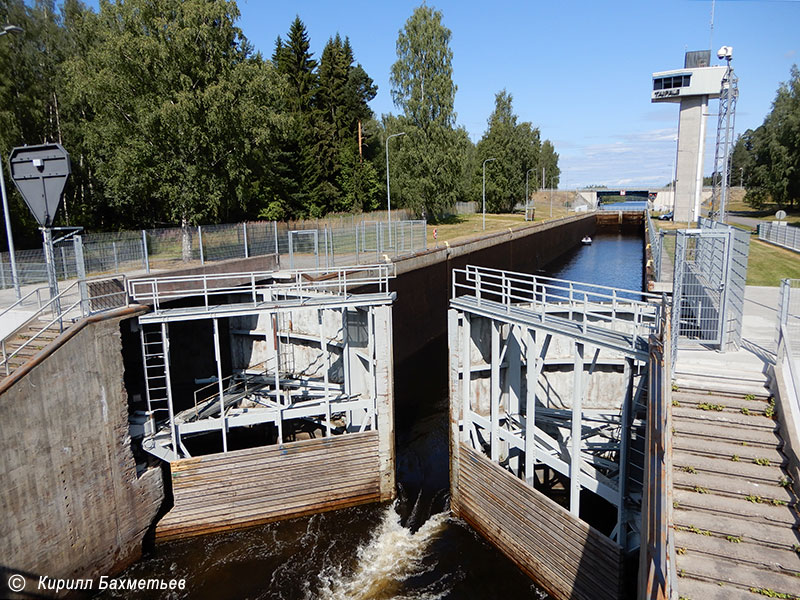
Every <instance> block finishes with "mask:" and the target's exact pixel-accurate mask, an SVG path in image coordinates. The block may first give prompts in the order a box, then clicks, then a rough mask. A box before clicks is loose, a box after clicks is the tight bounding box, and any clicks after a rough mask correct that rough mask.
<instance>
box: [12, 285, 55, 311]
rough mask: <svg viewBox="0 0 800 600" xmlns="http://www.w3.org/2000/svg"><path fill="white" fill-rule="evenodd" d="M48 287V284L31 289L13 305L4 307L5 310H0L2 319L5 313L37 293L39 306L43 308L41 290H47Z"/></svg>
mask: <svg viewBox="0 0 800 600" xmlns="http://www.w3.org/2000/svg"><path fill="white" fill-rule="evenodd" d="M47 289H49V288H48V287H47V286H42V287H38V288H36V289H34V290H31V291H30V292H28V293H27V294H25V295H24V296H23V297H22V298H20V299H19V300H17V301H16V302H14V304H12V305H11V306H9V307H7V308H5V309H3V311H2V312H0V319H1V318H3V315H5V314H6V313H9V312H11V311H12V310H14V309H15V308H17V307H18V306H21V305H22V304H23V303H24V302H25V301H26V300H27V299H28V298H30V297H31V296H33V295H34V294H36V302H37V304H38V305H39V308H41V307H42V294H41V292H42V290H47Z"/></svg>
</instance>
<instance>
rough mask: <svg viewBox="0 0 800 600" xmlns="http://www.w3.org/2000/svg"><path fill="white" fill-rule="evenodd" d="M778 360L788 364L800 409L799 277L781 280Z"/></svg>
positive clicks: (794, 395)
mask: <svg viewBox="0 0 800 600" xmlns="http://www.w3.org/2000/svg"><path fill="white" fill-rule="evenodd" d="M776 329H777V330H776V339H777V347H778V354H777V360H778V362H779V363H780V362H782V363H783V364H784V365H786V366H788V371H789V373H788V375H789V379H790V382H791V384H792V386H793V387H794V393H793V394H791V395H792V396H793V398H794V402H795V403H796V405H797V408H798V409H800V279H784V280H782V281H781V288H780V304H779V308H778V323H777V328H776Z"/></svg>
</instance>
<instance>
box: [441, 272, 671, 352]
mask: <svg viewBox="0 0 800 600" xmlns="http://www.w3.org/2000/svg"><path fill="white" fill-rule="evenodd" d="M460 279H461V280H463V281H460ZM460 292H461V293H466V294H467V295H472V296H474V297H475V298H476V299H477V301H478V304H481V303H482V302H485V301H488V302H497V303H499V304H500V305H501V306H504V307H505V310H506V312H507V313H510V312H511V308H512V306H519V307H522V308H525V309H526V310H531V311H533V312H535V313H537V314H539V315H540V316H541V318H542V321H543V322H544V321H546V320H547V319H548V314H552V313H553V312H562V311H564V310H568V311H569V318H570V320H574V318H575V315H576V314H578V315H581V316H582V317H583V319H582V324H581V326H582V328H583V331H584V333H586V332H587V330H588V327H589V317H592V318H593V319H594V320H595V321H598V322H602V323H606V324H609V325H611V326H612V327H613V326H615V325H618V326H621V327H622V328H623V329H624V330H627V329H629V328H630V327H631V326H633V328H634V333H635V335H634V337H633V338H632V339H631V343H632V344H635V343H636V337H637V336H640V337H641V336H644V335H645V334H649V332H650V331H652V330H653V329H654V328H655V324H656V321H657V320H658V318H659V316H660V315H661V307H662V304H663V303H662V299H661V297H660V296H658V295H656V294H648V293H646V292H637V291H634V290H626V289H622V288H613V287H610V286H601V285H594V284H585V283H580V282H574V281H568V280H563V279H555V278H552V277H542V276H538V275H530V274H526V273H514V272H510V271H501V270H498V269H489V268H483V267H474V266H467V268H466V269H453V281H452V297H453V298H456V297H458V296H459V295H460V294H459V293H460ZM462 295H463V294H462ZM637 297H640V298H644V299H645V300H637V299H636V298H637ZM623 315H624V316H623ZM631 315H632V320H631Z"/></svg>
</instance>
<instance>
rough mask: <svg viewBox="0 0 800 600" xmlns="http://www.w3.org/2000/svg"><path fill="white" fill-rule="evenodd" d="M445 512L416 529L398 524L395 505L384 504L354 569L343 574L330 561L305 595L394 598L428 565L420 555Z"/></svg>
mask: <svg viewBox="0 0 800 600" xmlns="http://www.w3.org/2000/svg"><path fill="white" fill-rule="evenodd" d="M447 519H448V515H447V513H438V514H435V515H433V516H431V517H430V518H429V519H428V520H427V521H425V523H424V524H423V525H422V527H420V528H419V529H418V530H417V531H416V532H412V531H411V530H410V529H407V528H405V527H403V526H402V525H401V524H400V516H399V515H398V514H397V513H396V512H395V509H394V507H392V506H389V507H387V508H386V509H385V510H384V512H383V515H382V518H381V522H380V524H379V525H378V527H377V529H376V530H375V533H374V534H373V535H372V537H371V538H370V540H369V541H367V542H366V543H365V544H364V545H362V546H361V547H360V548H359V549H358V560H357V566H356V568H355V570H354V571H353V572H352V573H351V574H348V575H343V570H342V567H341V565H329V566H327V567H326V568H325V569H324V570H323V572H322V573H321V574H320V576H319V581H320V586H319V588H318V589H316V590H314V591H313V594H307V598H308V599H309V600H310V598H312V597H313V598H321V599H322V600H389V599H391V598H397V597H398V593H399V591H400V589H401V587H402V583H403V581H405V580H406V579H408V578H409V577H412V576H415V575H420V574H422V573H424V572H426V571H427V570H429V569H430V568H432V567H430V566H426V565H425V564H424V562H423V559H424V558H425V557H426V556H427V554H428V547H429V545H430V543H431V542H432V541H433V540H434V539H435V538H436V537H437V536H438V535H439V534H440V533H441V532H442V531H443V530H444V528H445V525H446V523H447ZM440 594H441V591H440V592H439V593H437V594H430V593H425V592H424V591H423V592H422V593H417V594H414V595H413V596H412V597H413V598H417V599H419V600H423V599H430V600H433V599H434V598H436V597H439V596H440Z"/></svg>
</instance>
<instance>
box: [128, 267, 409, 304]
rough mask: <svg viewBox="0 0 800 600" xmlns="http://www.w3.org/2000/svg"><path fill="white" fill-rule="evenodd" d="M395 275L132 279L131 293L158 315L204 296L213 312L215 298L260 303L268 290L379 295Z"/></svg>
mask: <svg viewBox="0 0 800 600" xmlns="http://www.w3.org/2000/svg"><path fill="white" fill-rule="evenodd" d="M394 276H395V266H394V264H380V265H361V266H350V267H342V268H339V269H296V270H291V271H260V272H249V273H221V274H203V275H181V276H167V277H149V278H144V279H131V280H129V281H128V293H129V295H130V297H131V299H132V300H134V301H136V302H139V303H143V304H151V305H152V306H153V310H154V311H155V312H158V311H160V310H162V309H161V303H162V302H167V301H170V300H175V299H177V298H185V297H187V296H201V297H202V298H203V306H204V307H205V308H206V310H209V309H210V308H211V307H212V303H211V299H212V298H213V297H214V296H222V295H228V294H238V295H243V296H250V298H251V299H252V300H251V301H252V302H253V304H258V303H259V302H262V301H263V294H262V292H264V291H265V290H269V291H270V292H271V293H272V294H273V296H275V295H276V294H277V295H284V296H295V297H300V296H304V295H308V294H312V293H328V294H335V295H339V296H344V295H347V294H348V293H351V292H353V291H354V290H355V288H360V287H364V286H375V287H376V289H377V291H378V292H379V293H388V291H389V279H390V278H392V277H394ZM265 282H267V283H265Z"/></svg>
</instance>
